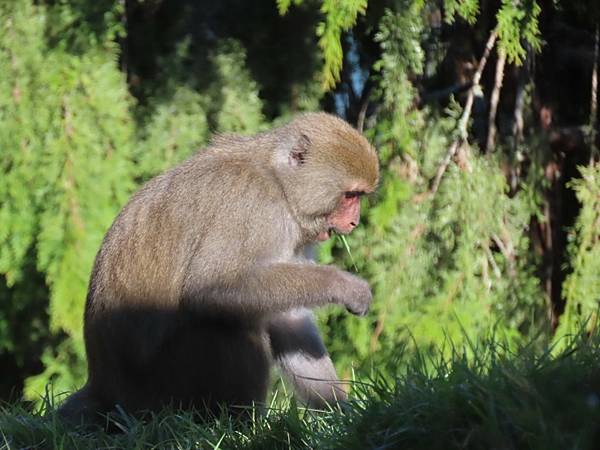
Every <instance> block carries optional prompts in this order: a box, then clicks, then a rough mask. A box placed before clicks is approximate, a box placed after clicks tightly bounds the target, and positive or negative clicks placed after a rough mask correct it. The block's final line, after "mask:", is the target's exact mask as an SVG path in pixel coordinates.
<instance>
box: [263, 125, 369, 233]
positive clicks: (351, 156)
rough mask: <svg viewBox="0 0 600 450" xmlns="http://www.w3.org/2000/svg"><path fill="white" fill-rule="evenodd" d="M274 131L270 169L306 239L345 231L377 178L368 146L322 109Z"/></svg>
mask: <svg viewBox="0 0 600 450" xmlns="http://www.w3.org/2000/svg"><path fill="white" fill-rule="evenodd" d="M279 131H280V133H281V134H280V135H279V136H278V144H277V148H276V152H275V169H276V172H277V175H278V178H279V180H280V181H281V184H282V186H283V189H284V191H285V195H286V198H287V199H288V202H289V205H290V208H291V209H292V211H293V212H294V214H295V216H296V219H297V220H298V223H299V224H300V226H301V228H302V230H303V233H304V235H305V237H306V238H307V239H308V240H325V239H328V238H329V236H330V234H331V231H337V232H339V233H343V234H347V233H350V232H351V231H352V230H353V229H354V228H356V226H357V225H358V223H359V220H360V197H361V196H362V195H364V194H369V193H371V192H373V191H374V190H375V187H376V186H377V182H378V179H379V161H378V159H377V154H376V152H375V150H374V149H373V147H372V146H371V145H370V144H369V142H368V141H367V140H366V139H365V138H364V137H363V136H362V135H361V134H360V133H359V132H358V131H357V130H355V129H354V128H352V127H351V126H350V125H349V124H347V123H346V122H344V121H343V120H341V119H339V118H337V117H334V116H332V115H329V114H325V113H309V114H304V115H302V116H300V117H298V118H296V119H295V120H294V121H292V122H291V123H290V124H288V125H287V126H286V127H283V128H281V129H280V130H279Z"/></svg>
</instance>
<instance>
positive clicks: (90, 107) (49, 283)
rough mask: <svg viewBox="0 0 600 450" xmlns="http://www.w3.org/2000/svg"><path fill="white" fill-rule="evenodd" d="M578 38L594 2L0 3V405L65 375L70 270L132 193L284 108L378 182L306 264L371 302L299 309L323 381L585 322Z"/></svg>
mask: <svg viewBox="0 0 600 450" xmlns="http://www.w3.org/2000/svg"><path fill="white" fill-rule="evenodd" d="M599 24H600V3H598V2H597V1H596V0H585V1H577V2H574V1H568V0H520V1H511V0H396V1H393V0H370V1H367V0H345V1H336V0H322V1H316V0H278V1H277V2H275V1H274V0H269V1H244V0H222V1H200V0H197V1H196V0H120V1H109V0H35V1H34V0H0V74H1V75H0V368H1V372H2V377H1V378H0V398H3V399H16V398H19V397H20V396H21V395H22V394H24V395H25V397H26V398H28V399H32V400H35V399H37V398H39V396H40V395H41V394H43V393H44V391H45V388H46V385H47V384H48V383H49V382H50V381H53V386H54V392H55V393H60V392H64V391H70V390H72V389H74V388H75V387H78V386H80V385H81V384H82V383H83V382H84V380H85V364H84V361H85V354H84V348H83V341H82V316H83V306H84V301H85V294H86V289H87V283H88V279H89V274H90V270H91V266H92V263H93V259H94V256H95V253H96V251H97V250H98V248H99V245H100V242H101V239H102V237H103V235H104V233H105V232H106V230H107V229H108V227H109V226H110V224H111V222H112V220H113V219H114V217H115V215H116V214H117V212H118V211H119V209H120V208H121V207H122V206H123V205H124V203H125V202H126V201H127V199H128V198H129V196H130V195H131V194H132V192H134V191H135V189H136V188H137V187H139V186H140V184H142V183H143V182H145V181H146V180H148V179H149V178H150V177H152V176H154V175H156V174H157V173H159V172H161V171H163V170H165V169H166V168H168V167H171V166H173V165H174V164H176V163H178V162H179V161H182V160H183V159H185V158H186V157H188V156H189V155H190V154H191V153H192V152H194V151H196V150H198V149H199V148H201V147H202V146H203V145H205V144H206V143H207V142H208V140H209V139H210V136H211V134H213V133H215V132H224V131H233V132H239V133H243V134H252V133H255V132H257V131H261V130H265V129H268V128H270V127H272V126H276V125H277V124H280V123H282V122H285V121H286V120H288V119H289V118H290V117H292V115H294V114H296V113H300V112H302V111H313V110H326V111H330V112H333V113H336V114H338V115H340V116H342V117H344V118H345V119H346V120H348V121H349V122H350V123H352V124H353V125H354V126H356V127H358V128H359V129H361V130H364V132H365V133H366V135H367V136H368V137H369V139H370V140H371V142H372V143H373V144H374V145H375V146H376V147H377V149H378V151H379V154H380V159H381V163H382V168H383V173H382V179H381V186H380V189H379V191H378V193H377V194H376V195H375V196H373V197H372V198H370V199H368V200H367V203H368V205H365V206H366V208H365V217H364V222H363V223H364V225H363V226H361V227H360V228H359V229H358V230H357V231H356V232H355V233H354V234H353V235H352V236H351V237H350V238H349V239H348V242H349V247H350V252H351V253H349V252H348V251H346V250H345V248H344V246H343V245H342V244H341V243H340V242H338V241H336V240H331V241H329V242H327V243H325V244H324V245H323V246H322V248H321V250H320V259H321V261H322V262H324V263H336V264H341V265H345V266H346V267H347V268H348V269H349V270H358V271H359V273H360V274H362V275H363V276H365V277H367V278H368V279H369V280H370V282H371V284H372V286H373V290H374V294H375V301H374V304H373V307H372V310H371V312H370V313H369V316H368V317H367V318H366V319H364V318H362V319H357V318H354V317H350V316H349V315H348V314H346V313H345V312H341V311H340V310H338V309H335V308H330V309H325V310H323V311H322V312H321V313H320V317H319V319H320V322H321V326H322V330H323V333H324V335H325V339H326V341H327V344H328V347H329V348H330V350H331V353H332V357H333V359H334V361H335V362H336V365H337V366H338V369H339V370H340V372H341V374H342V375H343V376H345V377H348V376H350V375H351V373H352V370H353V369H358V370H359V371H360V370H365V371H368V370H370V368H371V367H373V366H376V367H377V368H378V369H379V370H381V371H383V372H384V373H385V371H386V369H390V370H391V369H392V368H393V367H392V366H397V365H399V364H402V361H401V360H398V358H395V355H398V354H399V353H402V354H406V353H405V352H406V351H411V349H415V348H417V347H418V348H420V349H427V348H432V347H440V346H441V347H442V348H448V350H449V351H450V350H451V348H450V347H452V345H460V344H461V343H464V342H466V341H477V340H478V339H482V338H484V337H489V336H490V335H496V336H497V335H499V336H502V337H503V339H505V340H506V342H508V343H509V345H510V344H514V345H520V344H522V343H523V342H539V343H540V345H546V344H548V343H552V342H553V341H555V342H559V343H560V338H561V336H564V335H565V334H566V333H570V332H572V331H573V330H574V329H580V327H582V326H587V327H591V324H593V323H595V320H594V317H595V314H596V311H597V308H598V302H599V301H600V164H599V162H598V161H599V153H598V147H599V145H598V144H599V139H598V133H597V131H598V126H599V121H598V114H597V106H598V99H597V92H598V87H597V72H598V59H599V57H598V26H599ZM590 318H591V320H588V319H590ZM586 320H588V321H587V322H586ZM582 323H583V325H582ZM586 324H587V325H586ZM124 345H126V343H124ZM399 349H403V350H402V352H399V351H398V350H399ZM395 368H397V367H395Z"/></svg>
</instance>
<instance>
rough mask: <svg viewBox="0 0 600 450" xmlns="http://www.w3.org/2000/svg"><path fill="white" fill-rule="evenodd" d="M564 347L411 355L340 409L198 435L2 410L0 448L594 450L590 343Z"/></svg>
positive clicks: (181, 417)
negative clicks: (67, 422) (76, 424)
mask: <svg viewBox="0 0 600 450" xmlns="http://www.w3.org/2000/svg"><path fill="white" fill-rule="evenodd" d="M566 347H567V348H566V349H565V350H563V351H562V352H561V353H560V354H559V355H556V356H553V355H552V354H551V352H550V351H546V352H540V351H535V350H533V347H531V348H524V349H521V350H520V351H518V352H510V351H508V350H506V348H505V347H504V346H503V345H501V344H498V343H491V342H487V343H481V344H480V345H478V346H476V347H474V348H470V349H467V350H468V351H466V350H465V351H463V350H455V351H454V352H453V356H452V357H450V358H443V357H441V356H439V354H438V355H437V356H436V355H435V354H434V355H433V356H424V355H420V354H417V355H413V356H411V357H410V363H409V364H408V365H407V364H404V367H405V369H403V370H402V371H401V373H398V374H397V375H396V376H395V377H393V378H390V377H387V378H384V377H383V376H370V377H364V378H362V379H361V378H360V377H359V380H361V381H357V382H355V383H354V386H353V388H354V395H353V400H352V401H351V403H350V404H349V405H348V406H347V407H345V408H343V410H332V411H328V412H316V411H308V410H305V409H303V408H300V407H298V406H297V405H296V404H295V403H294V402H293V400H290V399H289V398H287V397H286V398H285V399H284V400H281V401H279V402H277V401H274V402H273V404H275V403H281V404H282V406H281V407H277V408H275V407H272V408H270V409H268V410H267V411H266V412H265V413H264V414H262V415H260V414H257V417H255V419H254V420H248V421H246V422H236V421H233V420H229V419H227V418H225V417H223V418H221V419H215V420H213V421H210V422H209V423H205V424H201V423H197V422H196V421H194V417H193V415H192V414H191V413H189V412H174V411H164V412H163V413H161V414H159V415H156V416H154V417H152V418H150V419H148V420H146V421H145V422H141V421H138V420H135V419H132V418H130V417H128V416H126V415H125V414H121V415H116V416H115V417H113V418H112V419H111V425H112V428H113V429H115V430H120V431H112V432H111V433H106V432H104V431H101V430H86V429H71V430H69V429H66V428H65V427H64V426H62V425H61V423H60V422H59V421H58V420H57V418H56V416H55V415H54V413H53V412H52V411H53V409H52V408H51V407H49V406H46V407H45V408H43V409H42V411H37V412H33V413H32V412H28V411H27V410H26V408H24V407H23V406H22V405H6V406H5V407H3V408H2V410H1V411H0V430H1V434H0V448H1V449H21V448H57V449H61V448H65V449H71V448H78V449H98V448H105V449H112V448H115V449H116V448H119V449H120V448H131V449H138V448H139V449H151V448H175V449H187V448H203V449H204V448H205V449H216V448H220V449H241V448H243V449H269V448H281V449H287V448H318V449H367V448H373V449H396V448H398V449H459V448H469V449H544V450H547V449H596V448H600V339H597V338H593V339H588V338H580V339H578V340H577V341H576V342H573V343H571V344H569V345H567V346H566ZM467 354H471V355H476V356H475V357H467V356H465V355H467ZM399 357H401V358H404V360H406V359H409V357H408V356H406V355H405V357H403V356H402V355H399ZM406 367H407V368H406ZM280 397H281V396H280ZM43 411H47V412H46V413H45V414H44V413H43Z"/></svg>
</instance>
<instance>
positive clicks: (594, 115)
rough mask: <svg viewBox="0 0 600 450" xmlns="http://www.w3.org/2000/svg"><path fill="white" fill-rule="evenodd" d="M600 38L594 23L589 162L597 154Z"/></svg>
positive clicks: (598, 27)
mask: <svg viewBox="0 0 600 450" xmlns="http://www.w3.org/2000/svg"><path fill="white" fill-rule="evenodd" d="M599 40H600V25H596V37H595V39H594V41H595V42H594V68H593V70H592V93H591V101H590V102H591V103H590V164H593V163H594V158H595V157H596V156H597V154H598V147H597V146H596V122H597V120H598V41H599Z"/></svg>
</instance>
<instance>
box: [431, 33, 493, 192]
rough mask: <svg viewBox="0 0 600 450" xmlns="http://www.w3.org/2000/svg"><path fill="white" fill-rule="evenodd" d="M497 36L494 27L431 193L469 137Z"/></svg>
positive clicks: (436, 188)
mask: <svg viewBox="0 0 600 450" xmlns="http://www.w3.org/2000/svg"><path fill="white" fill-rule="evenodd" d="M497 37H498V33H497V31H496V29H494V30H493V31H492V32H491V33H490V37H489V38H488V40H487V43H486V44H485V50H484V51H483V55H482V56H481V59H480V60H479V65H478V66H477V71H476V72H475V75H473V85H472V86H471V89H469V95H468V96H467V101H466V103H465V108H464V110H463V113H462V115H461V117H460V120H459V121H458V133H459V136H458V138H456V139H455V140H454V142H453V143H452V145H451V146H450V148H449V149H448V153H446V156H445V157H444V159H443V161H442V163H441V164H440V166H439V167H438V170H437V172H436V174H435V178H434V180H433V182H432V184H431V188H430V189H429V194H430V195H435V193H436V192H437V190H438V188H439V187H440V183H441V181H442V177H443V176H444V173H445V172H446V169H447V168H448V165H449V164H450V161H452V158H453V157H454V155H455V154H456V152H457V150H458V149H459V148H460V147H461V146H462V145H463V144H464V143H466V142H467V137H468V133H467V124H468V122H469V117H471V109H472V108H473V99H474V97H475V90H476V89H480V86H479V81H480V80H481V74H482V73H483V69H484V68H485V64H486V63H487V60H488V58H489V56H490V52H491V51H492V48H494V44H495V43H496V38H497Z"/></svg>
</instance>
